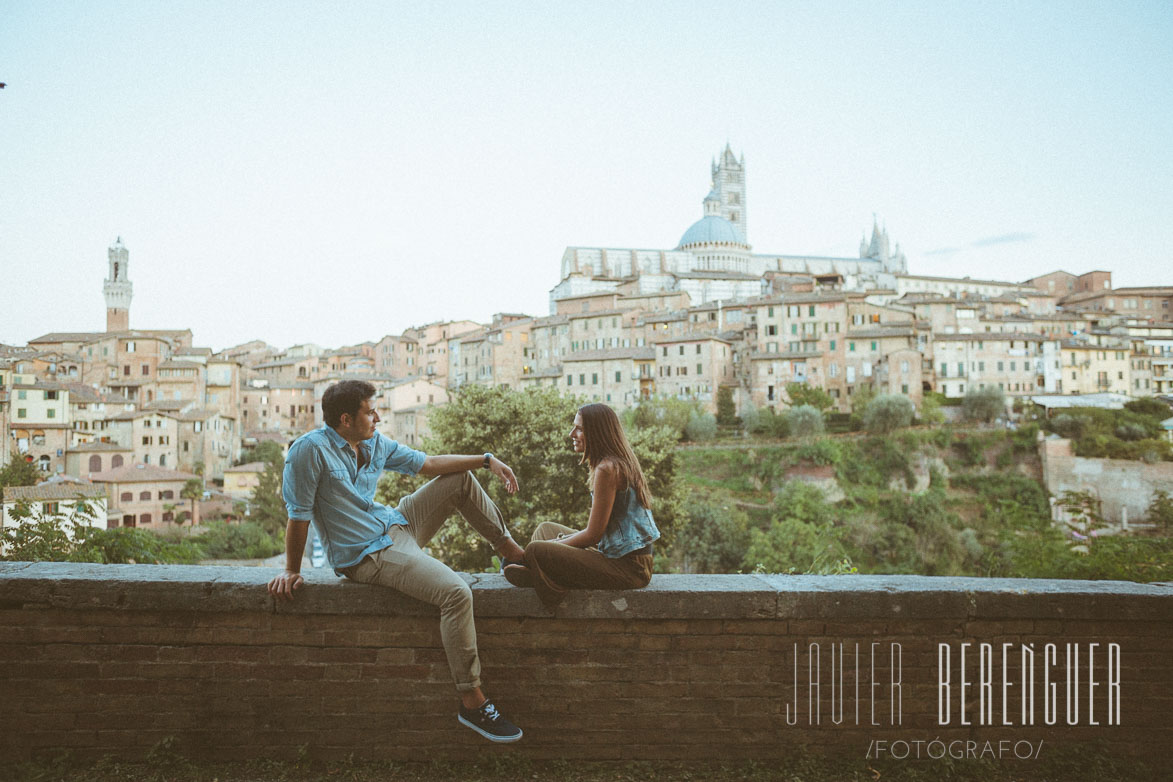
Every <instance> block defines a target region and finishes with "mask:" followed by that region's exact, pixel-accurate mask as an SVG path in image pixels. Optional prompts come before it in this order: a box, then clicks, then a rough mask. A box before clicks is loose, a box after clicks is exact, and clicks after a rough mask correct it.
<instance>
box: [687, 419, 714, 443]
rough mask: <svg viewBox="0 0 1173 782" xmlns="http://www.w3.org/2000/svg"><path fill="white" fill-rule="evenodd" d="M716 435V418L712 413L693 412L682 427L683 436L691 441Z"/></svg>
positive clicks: (707, 438)
mask: <svg viewBox="0 0 1173 782" xmlns="http://www.w3.org/2000/svg"><path fill="white" fill-rule="evenodd" d="M716 436H717V419H716V417H715V416H714V415H713V414H712V413H695V412H694V413H693V414H692V417H691V418H689V419H688V423H687V424H686V425H685V427H684V438H685V439H686V440H691V441H692V442H694V443H695V442H700V441H702V440H712V439H713V438H714V437H716Z"/></svg>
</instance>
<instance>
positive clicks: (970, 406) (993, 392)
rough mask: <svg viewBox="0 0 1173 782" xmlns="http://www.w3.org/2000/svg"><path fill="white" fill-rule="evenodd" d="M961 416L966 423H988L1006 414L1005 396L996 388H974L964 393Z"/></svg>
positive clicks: (991, 386) (971, 387)
mask: <svg viewBox="0 0 1173 782" xmlns="http://www.w3.org/2000/svg"><path fill="white" fill-rule="evenodd" d="M961 410H962V414H963V415H964V416H965V418H966V420H968V421H976V422H980V423H989V422H991V421H993V420H994V419H995V418H997V417H998V416H1000V415H1003V414H1004V413H1005V412H1006V394H1005V393H1003V391H1002V389H1000V388H998V387H997V386H993V385H990V386H986V387H985V388H974V387H973V386H972V385H971V386H970V387H969V390H968V391H966V392H965V399H964V401H962V403H961Z"/></svg>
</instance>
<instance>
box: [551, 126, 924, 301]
mask: <svg viewBox="0 0 1173 782" xmlns="http://www.w3.org/2000/svg"><path fill="white" fill-rule="evenodd" d="M702 208H703V213H702V216H701V219H699V220H697V221H696V222H695V223H693V224H692V225H691V226H689V227H688V229H687V230H686V231H685V232H684V234H683V235H682V236H681V237H680V241H678V242H677V243H676V246H675V247H673V248H672V249H628V248H609V247H567V248H566V251H565V252H564V253H563V254H562V269H561V277H560V281H559V283H558V284H557V285H556V286H554V288H553V289H552V290H551V291H550V311H551V312H552V313H553V312H557V308H558V301H560V300H562V299H567V298H574V297H578V296H586V295H591V294H597V293H610V292H615V293H619V294H622V295H647V294H655V293H660V292H677V291H683V292H686V293H688V295H689V298H690V300H691V303H692V305H693V306H696V305H699V304H705V303H708V302H711V301H719V300H726V301H727V300H745V299H750V298H753V297H755V296H761V295H763V294H766V293H769V292H770V287H771V286H770V278H771V277H774V276H778V275H782V276H805V277H811V278H820V279H825V280H833V281H834V282H835V284H836V286H837V287H840V288H842V289H843V290H858V291H864V290H877V289H887V290H895V288H896V275H903V274H907V273H908V261H907V259H906V258H905V257H904V254H903V253H902V252H900V245H898V244H897V245H895V247H894V248H890V247H889V239H888V233H887V230H885V229H882V228H880V227H879V225H878V224H873V225H872V236H871V240H870V241H868V240H867V239H866V238H865V239H864V240H863V241H861V243H860V251H859V257H858V258H828V257H819V256H809V255H788V254H782V253H755V252H754V251H753V247H752V245H750V243H749V232H748V220H747V198H746V179H745V156H744V155H742V156H741V157H740V158H738V157H737V156H736V155H734V154H733V150H732V149H731V148H730V147H729V146H728V145H726V146H725V150H724V151H723V152H722V153H721V155H720V156H719V157H718V158H717V159H716V160H714V161H713V163H712V166H711V169H710V183H709V193H708V195H706V196H705V198H704V200H703V201H702Z"/></svg>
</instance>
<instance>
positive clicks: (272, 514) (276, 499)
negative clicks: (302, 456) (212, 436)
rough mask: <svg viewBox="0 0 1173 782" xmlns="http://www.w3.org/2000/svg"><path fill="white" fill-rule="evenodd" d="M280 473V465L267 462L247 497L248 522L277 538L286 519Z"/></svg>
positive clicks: (282, 529) (283, 527) (283, 528)
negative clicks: (257, 525)
mask: <svg viewBox="0 0 1173 782" xmlns="http://www.w3.org/2000/svg"><path fill="white" fill-rule="evenodd" d="M281 471H282V467H281V465H280V464H278V463H276V462H272V461H270V462H267V463H266V464H265V469H264V471H263V472H261V474H260V476H258V477H257V485H256V486H254V487H253V491H252V495H251V496H250V497H249V520H250V521H253V522H255V523H256V524H259V525H260V526H261V529H263V530H265V531H266V532H267V533H269V534H270V535H274V536H278V537H280V536H281V535H282V534H283V532H284V530H285V522H286V519H287V514H286V511H285V501H284V500H283V499H282V498H281ZM189 482H190V481H189Z"/></svg>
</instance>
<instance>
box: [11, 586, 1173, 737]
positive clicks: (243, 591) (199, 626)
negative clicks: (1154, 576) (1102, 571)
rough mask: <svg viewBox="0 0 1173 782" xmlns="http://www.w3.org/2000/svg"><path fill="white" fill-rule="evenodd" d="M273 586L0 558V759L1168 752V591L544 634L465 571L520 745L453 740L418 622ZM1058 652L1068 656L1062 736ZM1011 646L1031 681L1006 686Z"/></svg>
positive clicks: (714, 600) (654, 604)
mask: <svg viewBox="0 0 1173 782" xmlns="http://www.w3.org/2000/svg"><path fill="white" fill-rule="evenodd" d="M272 575H273V573H272V571H269V570H266V569H260V568H230V567H181V566H140V565H88V564H65V563H0V671H3V673H0V691H3V693H4V696H3V698H2V699H0V750H2V751H3V752H4V754H5V756H6V757H9V758H14V759H19V758H29V757H34V756H38V755H44V754H54V753H57V752H60V751H62V750H64V749H68V750H70V751H72V752H73V753H74V754H75V755H78V756H102V755H113V756H115V757H121V758H137V757H142V756H143V755H144V754H145V753H146V752H147V751H148V750H149V749H150V747H152V746H153V745H154V744H156V743H157V742H158V741H160V740H162V739H164V738H172V737H173V738H175V739H177V740H178V742H179V745H180V747H183V748H187V749H188V750H190V751H191V752H193V753H197V754H198V753H206V752H214V753H215V756H216V757H217V758H222V759H234V758H251V757H258V756H268V757H283V758H293V757H296V756H297V755H298V753H299V752H300V751H301V750H302V748H303V747H304V748H306V751H308V752H309V753H310V754H311V756H317V757H323V758H337V757H345V756H348V755H350V754H351V753H354V754H355V755H357V756H359V757H367V758H372V759H378V758H388V759H400V760H419V759H423V758H425V757H426V758H435V757H444V758H452V759H460V758H473V757H477V756H479V755H481V754H482V753H483V752H485V751H493V752H510V753H519V754H522V755H527V756H530V757H535V758H538V757H541V758H550V757H562V758H589V759H597V760H608V759H658V758H671V759H687V758H698V759H706V760H719V759H730V760H733V759H747V758H763V759H765V758H771V757H777V756H781V755H784V754H786V753H787V752H789V751H792V750H793V749H794V747H795V746H798V745H803V746H806V747H808V748H810V749H812V750H814V751H817V752H828V753H829V752H836V753H842V752H849V753H858V754H859V756H860V757H863V756H864V754H865V753H866V752H867V751H868V750H869V747H870V746H872V743H873V742H876V741H884V742H892V741H906V742H913V741H916V740H921V741H923V742H928V741H932V740H933V739H935V738H940V739H941V740H942V741H961V742H977V746H979V747H981V746H982V745H983V742H986V741H991V742H993V743H994V745H997V743H998V742H999V741H1006V740H1009V741H1010V742H1011V743H1012V744H1013V743H1014V742H1017V741H1029V742H1033V743H1034V744H1035V745H1038V743H1039V742H1040V741H1043V742H1044V744H1045V745H1046V746H1048V747H1051V748H1053V751H1056V752H1059V751H1062V747H1063V745H1064V744H1066V743H1074V742H1086V741H1088V740H1100V741H1103V742H1104V745H1105V747H1107V748H1108V750H1107V751H1110V752H1115V753H1120V754H1135V755H1142V756H1143V755H1151V756H1154V757H1155V755H1156V753H1157V751H1158V748H1159V747H1162V746H1164V745H1166V744H1167V743H1168V742H1169V740H1170V739H1173V727H1171V726H1173V672H1171V671H1170V670H1169V665H1168V663H1169V661H1170V660H1173V585H1170V584H1147V585H1146V584H1134V583H1127V582H1106V581H1056V580H1046V581H1044V580H1032V579H978V578H948V577H924V576H860V575H853V576H777V575H704V576H684V575H662V576H656V577H655V578H654V579H653V581H652V584H651V586H649V587H648V588H647V589H643V590H637V591H627V592H606V591H589V592H574V593H571V594H570V596H569V597H568V599H567V600H566V601H565V602H564V603H563V604H562V606H560V607H559V608H558V610H557V611H556V612H555V613H553V614H551V613H549V612H547V611H546V610H545V609H544V608H543V607H542V605H541V603H540V602H539V601H538V600H537V598H536V596H535V594H534V593H533V591H532V590H523V589H516V588H513V587H510V586H509V585H508V584H507V583H506V582H505V580H504V579H503V578H501V577H500V576H498V575H495V574H477V575H466V576H465V577H466V579H467V580H468V581H469V583H470V585H471V587H472V590H473V596H474V603H475V611H476V617H477V628H478V638H479V642H480V648H481V657H482V661H483V664H484V680H485V688H486V692H488V693H489V694H490V696H491V697H493V698H494V700H495V701H496V702H497V703H498V705H500V706H501V708H502V710H503V711H504V712H505V713H506V714H508V715H509V716H510V718H511V719H514V720H515V721H516V722H517V723H518V724H520V725H521V726H522V727H523V729H525V731H526V737H525V739H524V740H523V741H522V742H520V743H519V744H517V745H512V746H510V747H508V748H502V747H492V746H488V745H487V744H486V743H485V742H483V741H482V740H480V739H478V738H477V737H476V736H474V735H473V734H472V733H471V732H469V731H467V730H466V729H463V728H461V727H459V726H458V724H457V723H456V720H455V708H456V699H455V697H454V693H453V690H452V684H451V679H450V676H449V672H448V667H447V664H446V658H445V656H444V653H443V649H442V647H441V645H440V638H439V623H438V621H437V618H436V617H437V613H436V610H435V609H434V608H432V607H431V606H428V605H425V604H423V603H420V602H418V601H415V600H413V599H411V598H408V597H406V596H403V595H401V594H399V593H396V592H393V591H391V590H387V589H383V588H380V587H374V586H368V585H363V584H357V583H353V582H348V581H346V580H343V579H338V578H336V577H334V576H333V575H332V574H329V573H324V572H320V571H314V572H310V573H307V575H306V579H307V580H306V584H305V585H304V586H303V588H302V589H301V590H299V592H298V594H297V597H296V599H295V600H293V601H292V602H278V601H274V600H273V599H272V598H270V597H269V596H268V594H267V593H266V591H265V583H266V581H267V580H268V579H269V578H270V577H271V576H272ZM966 644H968V645H966ZM982 644H989V645H990V646H989V650H990V652H991V655H990V658H989V660H988V661H986V662H987V664H988V666H989V668H990V670H991V671H992V672H993V675H992V679H991V680H990V681H989V683H988V686H985V687H983V684H982V682H981V673H980V671H979V667H978V666H979V660H980V659H981V651H982V647H981V645H982ZM1004 644H1009V646H1006V647H1005V650H1006V653H1007V654H1008V658H1007V662H1006V669H1005V675H1003V658H1002V654H1003V650H1004V647H1003V645H1004ZM1048 644H1054V645H1055V651H1056V658H1055V660H1056V661H1055V663H1053V664H1052V663H1049V662H1047V660H1048V658H1047V657H1046V650H1047V645H1048ZM942 645H944V647H942ZM1068 645H1074V648H1075V650H1076V651H1078V652H1079V654H1080V655H1081V658H1080V661H1079V663H1078V664H1077V665H1076V666H1075V668H1074V670H1075V673H1076V680H1077V681H1078V683H1079V684H1080V693H1081V695H1080V699H1079V700H1078V701H1076V703H1078V705H1079V706H1080V709H1079V712H1078V713H1077V714H1075V715H1074V722H1075V725H1074V726H1067V725H1066V724H1065V721H1066V720H1067V719H1068V718H1070V717H1071V716H1072V714H1071V711H1070V710H1069V709H1067V703H1068V699H1067V698H1066V695H1065V692H1064V688H1065V687H1066V686H1067V685H1066V679H1065V676H1066V670H1067V663H1066V661H1067V659H1068V655H1069V654H1070V651H1071V647H1069V646H1068ZM1024 647H1025V648H1029V649H1030V650H1032V651H1033V652H1034V666H1035V671H1034V674H1033V676H1031V675H1028V676H1026V677H1024V676H1023V673H1022V670H1023V668H1022V659H1023V655H1022V650H1023V648H1024ZM963 652H964V653H966V654H967V658H966V662H965V665H964V667H963V666H962V665H961V654H962V653H963ZM946 653H947V654H948V660H949V671H950V677H949V685H950V686H949V688H948V689H945V688H944V687H942V685H941V678H942V675H943V674H942V671H943V664H944V657H943V655H945V654H946ZM1110 654H1112V655H1114V658H1113V660H1112V662H1113V665H1114V668H1113V669H1110V668H1109V663H1110V657H1109V655H1110ZM1089 655H1090V656H1091V664H1090V666H1089V665H1088V656H1089ZM1117 660H1118V663H1117V662H1115V661H1117ZM1028 670H1029V669H1028ZM963 672H964V674H965V676H966V677H967V680H968V691H967V695H966V703H965V705H964V708H965V710H966V716H967V721H968V722H970V723H971V724H969V725H963V724H961V721H960V717H959V712H960V710H961V708H962V703H961V699H960V690H961V687H962V685H963V682H962V678H961V677H962V673H963ZM1044 676H1046V678H1044ZM1113 676H1117V677H1118V679H1119V681H1118V686H1113V681H1112V679H1113ZM1006 682H1009V685H1008V686H1006ZM1056 682H1057V689H1056V690H1055V691H1054V695H1055V698H1056V705H1057V706H1058V707H1059V709H1060V713H1058V714H1051V713H1049V710H1047V709H1045V705H1046V702H1045V699H1046V698H1047V697H1049V696H1048V693H1050V692H1051V690H1050V689H1049V685H1050V684H1055V683H1056ZM1030 683H1033V686H1034V688H1035V692H1034V705H1033V708H1029V709H1028V708H1024V707H1022V704H1021V698H1022V694H1023V692H1024V691H1026V690H1028V689H1029V686H1027V685H1029V684H1030ZM1091 683H1094V689H1091V690H1090V692H1091V693H1092V694H1091V696H1090V700H1089V695H1088V693H1089V690H1088V685H1089V684H1091ZM1004 686H1005V687H1006V688H1005V689H1003V687H1004ZM943 695H945V696H948V697H946V698H945V701H946V702H949V703H951V708H950V720H949V722H948V724H941V712H940V708H941V704H942V696H943ZM812 696H813V697H812ZM987 696H988V697H989V699H990V707H991V711H990V714H991V715H992V716H991V718H990V719H988V720H986V724H981V722H982V721H981V711H980V706H981V701H982V699H983V698H985V697H987ZM1003 701H1005V704H1004V703H1003ZM1004 705H1005V713H1006V714H1007V715H1009V721H1010V722H1011V725H1009V726H1006V725H1003V724H1002V719H1003V713H1004V710H1003V706H1004ZM1089 705H1091V706H1092V707H1093V708H1094V711H1093V712H1091V713H1090V714H1089V713H1088V711H1087V707H1088V706H1089ZM1117 707H1118V708H1117ZM1109 708H1112V709H1114V710H1118V712H1119V714H1120V724H1118V725H1116V724H1109V716H1108V715H1109ZM1114 714H1115V711H1113V715H1114ZM1024 715H1026V716H1025V717H1024ZM1049 717H1050V718H1055V719H1052V720H1051V721H1052V722H1055V724H1052V725H1047V724H1046V722H1047V721H1048V718H1049ZM1032 723H1033V724H1032ZM1094 723H1098V724H1094Z"/></svg>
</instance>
